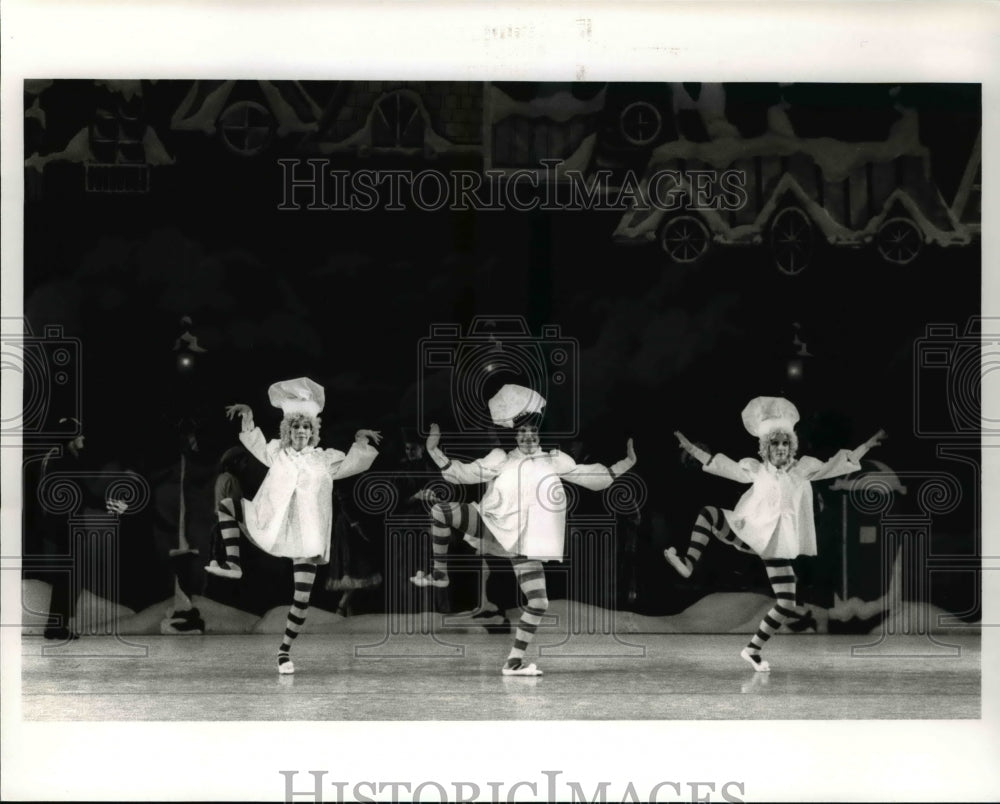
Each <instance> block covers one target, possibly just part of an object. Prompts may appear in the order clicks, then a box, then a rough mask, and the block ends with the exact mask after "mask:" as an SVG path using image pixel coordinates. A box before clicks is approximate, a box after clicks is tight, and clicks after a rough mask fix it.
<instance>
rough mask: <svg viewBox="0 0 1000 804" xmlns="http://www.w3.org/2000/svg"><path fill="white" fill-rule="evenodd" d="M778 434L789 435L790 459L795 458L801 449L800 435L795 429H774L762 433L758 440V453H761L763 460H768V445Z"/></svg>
mask: <svg viewBox="0 0 1000 804" xmlns="http://www.w3.org/2000/svg"><path fill="white" fill-rule="evenodd" d="M776 435H783V436H788V453H789V454H788V460H794V459H795V456H796V454H797V453H798V451H799V437H798V436H797V435H796V434H795V431H794V430H772V431H771V432H769V433H767V434H765V435H762V436H761V437H760V439H759V440H758V442H757V454H758V455H760V457H761V460H763V461H765V462H766V461H767V447H768V445H769V444H770V443H771V439H772V438H774V436H776Z"/></svg>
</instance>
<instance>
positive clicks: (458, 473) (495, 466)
mask: <svg viewBox="0 0 1000 804" xmlns="http://www.w3.org/2000/svg"><path fill="white" fill-rule="evenodd" d="M440 442H441V430H440V428H439V427H438V426H437V424H432V425H431V429H430V433H429V434H428V436H427V454H428V455H430V457H431V460H432V461H434V463H435V464H437V467H438V468H439V469H440V470H441V476H442V477H443V478H444V479H445V480H447V481H449V482H450V483H459V484H474V483H488V482H489V481H491V480H493V479H494V478H495V477H496V476H497V475H498V474H500V467H501V466H502V465H503V463H504V461H506V460H507V455H506V453H505V452H504V451H503V450H502V449H495V450H492V451H491V452H490V453H489V454H488V455H487V456H486V457H484V458H478V459H476V460H475V461H472V462H471V463H462V462H461V461H453V460H451V459H450V458H449V457H448V456H447V455H445V454H444V452H443V451H442V450H441V448H440V446H439V444H440Z"/></svg>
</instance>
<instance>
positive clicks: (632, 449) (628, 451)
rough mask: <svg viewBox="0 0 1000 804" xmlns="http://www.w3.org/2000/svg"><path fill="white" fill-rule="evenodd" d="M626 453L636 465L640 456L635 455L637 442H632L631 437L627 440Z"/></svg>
mask: <svg viewBox="0 0 1000 804" xmlns="http://www.w3.org/2000/svg"><path fill="white" fill-rule="evenodd" d="M625 454H626V455H627V456H628V459H629V460H630V461H632V465H633V466H635V464H636V462H637V461H638V458H636V457H635V444H633V443H632V439H631V438H630V439H629V440H628V441H626V442H625Z"/></svg>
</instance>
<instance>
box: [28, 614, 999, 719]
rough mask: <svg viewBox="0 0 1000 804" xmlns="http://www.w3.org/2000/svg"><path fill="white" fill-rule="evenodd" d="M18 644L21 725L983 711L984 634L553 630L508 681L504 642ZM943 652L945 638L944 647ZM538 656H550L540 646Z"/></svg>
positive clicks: (256, 638)
mask: <svg viewBox="0 0 1000 804" xmlns="http://www.w3.org/2000/svg"><path fill="white" fill-rule="evenodd" d="M122 640H125V641H120V640H118V639H116V638H114V637H106V636H100V637H95V636H88V637H84V638H82V639H79V640H76V641H74V642H71V643H67V644H65V645H58V644H57V643H53V642H51V641H45V640H43V639H42V638H40V637H27V636H26V637H24V638H23V639H22V673H21V683H22V704H23V719H24V720H35V721H99V720H106V721H239V720H250V721H260V720H314V721H315V720H319V721H337V720H441V721H443V720H742V719H750V720H754V719H774V720H784V719H793V720H798V719H831V720H842V719H881V718H900V719H906V718H921V719H942V718H943V719H951V718H978V717H980V694H981V681H980V637H979V635H978V634H968V635H966V634H960V635H951V634H949V635H947V636H940V637H936V641H935V642H932V641H931V640H930V639H929V638H928V637H917V636H894V637H888V638H886V639H885V640H884V641H883V642H882V643H881V644H878V645H876V646H875V647H869V648H860V649H859V646H862V645H865V644H869V645H870V644H871V643H873V642H876V641H877V637H872V636H851V637H848V636H829V635H813V634H808V635H807V634H802V635H784V634H782V635H779V636H777V637H775V638H774V639H773V640H772V641H771V642H770V644H769V645H768V647H767V649H766V651H765V654H764V655H765V656H766V658H767V659H768V660H769V661H770V663H771V666H772V671H771V672H770V673H766V674H765V673H755V672H754V671H753V669H752V668H751V667H750V666H749V665H747V664H746V663H745V662H744V661H743V660H742V659H740V657H739V652H740V649H741V648H742V647H743V645H744V644H745V643H746V637H745V636H742V635H672V634H667V635H664V634H629V635H628V636H627V637H624V636H623V637H621V638H620V639H615V638H613V637H609V636H594V635H585V636H580V637H578V638H577V637H574V639H572V640H569V641H567V642H565V643H564V644H562V645H553V644H551V643H549V644H545V643H544V642H543V641H542V640H541V639H539V642H537V643H536V645H535V646H533V647H532V649H531V650H530V651H529V654H528V658H529V660H530V661H533V662H535V663H537V664H538V665H539V667H540V668H542V669H543V670H544V672H545V675H544V676H542V677H538V678H520V677H513V678H512V677H504V676H501V674H500V667H501V665H502V663H503V660H504V659H505V657H506V655H507V651H508V648H509V645H510V637H509V636H507V635H480V634H476V635H471V634H455V635H448V636H447V637H444V636H442V637H441V640H442V641H443V642H447V643H449V644H447V645H445V644H441V642H438V641H435V640H433V639H431V638H430V637H420V636H414V635H406V634H402V635H396V636H394V637H393V638H392V639H386V640H385V641H383V642H382V643H381V644H379V643H378V638H377V637H375V636H373V635H370V634H337V635H330V634H308V633H306V634H303V635H301V636H300V637H299V639H298V640H297V641H296V644H295V648H294V651H293V654H292V656H293V659H294V661H295V666H296V674H295V675H294V676H279V675H278V673H277V670H276V661H275V654H276V651H277V646H278V643H279V642H280V637H279V636H276V635H248V636H215V635H212V636H130V637H123V638H122ZM946 646H947V647H946ZM539 652H541V655H539Z"/></svg>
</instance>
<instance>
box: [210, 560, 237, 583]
mask: <svg viewBox="0 0 1000 804" xmlns="http://www.w3.org/2000/svg"><path fill="white" fill-rule="evenodd" d="M205 572H207V573H209V574H210V575H216V576H218V577H219V578H229V579H231V580H234V581H235V580H238V579H239V578H242V577H243V570H242V569H240V566H239V564H230V563H229V562H228V561H227V562H226V566H224V567H223V566H221V565H220V564H219V562H218V561H216V560H215V559H212V561H211V562H210V563H209V564H208V566H207V567H205Z"/></svg>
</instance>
